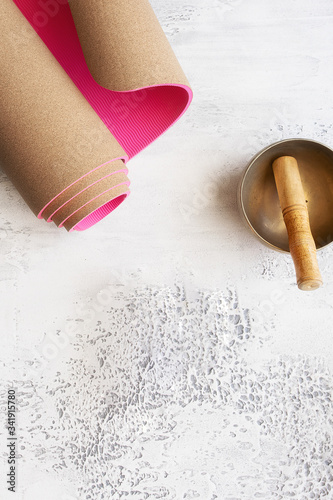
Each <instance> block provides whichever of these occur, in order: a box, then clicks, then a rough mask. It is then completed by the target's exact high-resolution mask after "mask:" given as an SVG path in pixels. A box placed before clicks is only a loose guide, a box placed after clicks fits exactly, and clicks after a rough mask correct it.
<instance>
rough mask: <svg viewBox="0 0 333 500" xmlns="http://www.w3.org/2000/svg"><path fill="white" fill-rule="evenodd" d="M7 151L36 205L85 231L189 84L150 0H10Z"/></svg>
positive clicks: (4, 74)
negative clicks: (132, 160) (133, 158)
mask: <svg viewBox="0 0 333 500" xmlns="http://www.w3.org/2000/svg"><path fill="white" fill-rule="evenodd" d="M0 30H1V37H2V40H1V45H0V65H1V67H0V162H1V165H2V167H3V170H4V171H5V172H6V174H7V176H8V177H9V178H10V179H11V180H12V182H13V183H14V185H15V186H16V187H17V189H18V190H19V192H20V193H21V195H22V197H23V198H24V199H25V201H26V202H27V204H28V205H29V207H30V208H31V210H32V211H33V212H34V213H35V214H36V215H37V216H38V217H39V218H44V219H45V220H47V221H48V222H50V221H54V222H55V223H56V224H57V225H58V226H59V227H62V226H64V227H65V228H66V229H67V230H68V231H73V230H76V231H83V230H85V229H88V228H89V227H91V226H92V225H94V224H95V223H96V222H98V221H99V220H101V219H102V218H104V217H105V216H106V215H108V214H109V213H110V212H112V211H113V210H114V209H115V208H116V207H117V206H119V205H120V203H121V202H122V201H124V199H125V198H126V197H127V196H128V194H129V180H128V177H127V174H128V170H127V167H126V162H127V161H128V160H129V159H130V158H132V157H133V156H135V155H136V154H138V153H139V152H140V151H141V150H142V149H144V148H145V147H146V146H148V145H149V144H150V143H151V142H153V141H154V140H155V139H156V138H157V137H159V136H160V135H161V134H162V133H163V132H165V131H166V130H167V129H168V128H169V127H170V126H171V125H172V124H173V123H175V121H177V120H178V119H179V118H180V116H181V115H182V114H183V113H184V112H185V111H186V109H187V108H188V106H189V104H190V102H191V100H192V91H191V89H190V87H189V84H188V81H187V79H186V77H185V75H184V73H183V71H182V69H181V67H180V65H179V63H178V61H177V59H176V57H175V55H174V53H173V51H172V49H171V47H170V45H169V43H168V41H167V38H166V36H165V34H164V33H163V30H162V28H161V26H160V24H159V22H158V20H157V18H156V16H155V14H154V12H153V10H152V8H151V6H150V3H149V1H148V0H89V1H88V0H70V1H69V2H68V0H1V10H0Z"/></svg>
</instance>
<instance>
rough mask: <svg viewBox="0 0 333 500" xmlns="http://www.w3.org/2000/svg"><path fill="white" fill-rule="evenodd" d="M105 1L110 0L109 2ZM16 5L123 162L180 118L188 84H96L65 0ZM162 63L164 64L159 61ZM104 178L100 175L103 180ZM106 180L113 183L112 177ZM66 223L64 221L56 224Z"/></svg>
mask: <svg viewBox="0 0 333 500" xmlns="http://www.w3.org/2000/svg"><path fill="white" fill-rule="evenodd" d="M82 1H83V0H82ZM109 1H110V2H112V0H109ZM138 2H140V0H138ZM14 3H15V4H16V5H17V7H18V8H19V9H20V11H21V12H22V13H23V15H24V16H25V18H26V19H27V21H28V22H29V23H30V25H31V26H32V27H33V28H34V30H35V31H36V32H37V34H38V35H39V37H40V38H41V39H42V41H43V42H44V43H45V45H46V46H47V47H48V49H49V50H50V51H51V53H52V54H53V56H54V57H55V58H56V60H57V61H58V62H59V64H60V65H61V66H62V68H63V69H64V70H65V72H66V73H67V74H68V75H69V77H70V78H71V80H72V81H73V82H74V84H75V86H76V87H77V89H78V90H79V91H80V92H81V93H82V95H83V96H84V97H85V99H86V100H87V101H88V102H89V104H90V106H91V107H92V108H93V109H94V110H95V112H96V113H97V115H98V116H99V117H100V119H101V120H102V121H103V123H104V124H105V125H106V127H107V128H108V129H109V131H110V133H111V134H112V135H113V137H114V138H115V139H116V140H117V141H118V143H119V144H120V146H121V147H122V148H123V150H124V151H125V153H126V154H125V155H124V156H123V157H121V158H120V159H121V160H122V161H124V162H126V161H127V160H129V159H131V158H133V156H135V155H137V154H138V153H139V152H140V151H141V150H142V149H144V148H145V147H146V146H148V145H149V144H150V143H152V142H153V141H154V140H155V139H157V138H158V137H159V136H160V135H161V134H162V133H163V132H165V131H166V130H167V129H168V128H169V127H171V126H172V125H173V124H174V123H175V122H176V121H177V120H178V119H179V118H180V117H181V116H182V115H183V113H184V112H185V111H186V109H187V108H188V106H189V105H190V102H191V100H192V91H191V89H190V87H189V86H188V85H186V84H184V85H183V84H180V83H172V81H170V82H168V81H166V82H165V83H164V84H159V85H150V86H144V87H141V88H133V89H131V90H126V91H114V90H112V89H111V90H110V89H107V88H104V87H103V86H101V85H99V84H98V83H97V82H96V81H95V79H94V78H93V77H92V75H91V72H90V70H89V69H88V66H87V63H86V60H85V56H84V53H83V50H82V46H81V43H80V41H79V37H78V33H77V30H76V26H75V24H74V20H73V17H72V12H71V10H70V8H69V5H68V1H67V0H49V1H48V0H45V1H43V0H14ZM93 4H94V2H92V5H91V8H92V9H93V8H94V6H93ZM112 29H113V27H112V26H110V30H112ZM124 29H126V30H129V31H130V30H131V26H126V27H124ZM148 50H149V48H148ZM98 57H99V54H96V58H98ZM161 58H162V55H161ZM101 64H108V61H103V60H102V59H101ZM126 64H127V63H126V61H125V62H124V71H126ZM161 64H163V60H162V59H161ZM50 147H52V145H50ZM97 147H98V146H97ZM115 160H119V158H110V162H112V161H115ZM96 168H99V167H96V165H92V169H91V171H90V172H88V173H87V174H86V175H87V176H88V175H91V172H93V171H94V170H96ZM125 170H126V169H125ZM117 172H119V170H117ZM105 177H106V176H103V179H104V178H105ZM109 177H110V179H112V175H110V176H109ZM95 182H96V181H95ZM89 186H90V184H89ZM68 188H69V186H65V187H64V190H63V191H62V193H64V192H65V191H66V190H67V189H68ZM85 189H87V186H86V187H85ZM85 189H84V190H85ZM84 190H83V191H84ZM103 193H105V191H103ZM128 193H129V191H126V193H123V194H121V195H119V196H118V197H117V198H116V199H113V200H110V201H108V202H107V203H105V204H103V205H101V206H100V207H98V208H97V209H94V210H93V211H92V212H91V213H90V214H88V215H86V216H85V217H84V219H82V220H79V221H78V222H77V223H76V224H75V225H74V226H73V227H71V228H70V230H71V231H72V230H77V231H82V230H85V229H87V228H89V227H91V226H92V225H94V224H95V223H96V222H98V221H99V220H101V219H102V218H104V217H105V216H106V215H108V214H109V213H110V212H111V211H113V210H114V209H115V208H116V207H118V206H119V205H120V203H121V202H122V201H123V200H124V199H126V197H127V195H128ZM60 194H61V193H59V195H60ZM65 194H66V193H65ZM101 194H102V193H101ZM78 195H82V191H80V192H79V193H75V196H78ZM57 197H58V195H57V196H56V197H55V198H54V199H53V200H50V202H49V203H51V202H53V203H55V202H56V201H57V200H56V199H57ZM72 200H73V197H70V199H69V200H66V201H65V204H66V203H69V201H71V202H72ZM49 203H48V204H47V205H45V206H44V207H43V208H42V210H41V211H40V213H39V214H38V217H39V218H43V217H44V213H45V209H46V208H47V206H48V205H49ZM62 205H63V204H62ZM55 208H56V210H55V212H56V211H57V209H59V207H56V204H55ZM53 216H54V212H51V214H49V215H48V217H47V220H48V221H51V220H52V218H53ZM67 219H68V217H67ZM64 222H65V221H62V223H61V224H60V226H62V225H63V224H64Z"/></svg>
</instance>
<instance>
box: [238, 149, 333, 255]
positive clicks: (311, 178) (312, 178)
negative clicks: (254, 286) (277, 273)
mask: <svg viewBox="0 0 333 500" xmlns="http://www.w3.org/2000/svg"><path fill="white" fill-rule="evenodd" d="M279 156H293V157H294V158H296V160H297V162H298V166H299V171H300V175H301V180H302V184H303V189H304V194H305V199H306V202H307V207H308V211H309V219H310V226H311V231H312V235H313V238H314V241H315V243H316V247H317V249H320V248H323V247H325V246H326V245H328V244H330V243H331V242H332V241H333V151H332V150H331V149H330V148H328V147H327V146H324V145H323V144H320V143H319V142H315V141H312V140H309V139H286V140H283V141H280V142H276V143H275V144H272V145H271V146H268V147H267V148H265V149H263V150H262V151H260V153H259V154H258V155H256V156H255V157H254V158H253V159H252V160H251V162H250V164H249V165H248V167H247V168H246V170H245V172H244V174H243V177H242V179H241V182H240V185H239V189H238V204H239V209H240V212H241V214H242V216H243V219H244V220H245V222H246V224H247V225H248V226H249V227H250V229H251V230H252V232H253V233H254V234H255V235H256V236H257V237H258V238H259V239H260V240H261V242H262V243H264V244H266V245H268V246H269V247H271V248H274V249H275V250H279V251H282V252H289V244H288V234H287V229H286V226H285V223H284V220H283V216H282V212H281V207H280V203H279V198H278V193H277V189H276V186H275V181H274V175H273V169H272V163H273V161H274V160H275V159H276V158H278V157H279Z"/></svg>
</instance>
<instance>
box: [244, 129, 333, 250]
mask: <svg viewBox="0 0 333 500" xmlns="http://www.w3.org/2000/svg"><path fill="white" fill-rule="evenodd" d="M293 142H298V143H301V142H303V143H304V142H306V143H309V144H315V145H316V146H319V147H321V148H323V149H324V150H325V149H326V150H327V151H329V152H330V153H331V154H332V155H333V149H332V148H330V147H329V146H327V145H326V144H323V143H322V142H319V141H315V140H313V139H306V138H302V137H295V138H289V139H282V140H280V141H276V142H274V143H272V144H270V145H268V146H266V147H264V148H263V149H261V150H260V151H259V153H257V154H256V155H255V156H253V157H252V159H251V160H250V162H249V163H248V165H247V166H246V168H245V170H244V172H243V174H242V176H241V179H240V182H239V185H238V193H237V202H238V208H239V212H240V214H241V216H242V219H243V222H245V225H246V227H247V228H249V229H250V230H251V232H252V234H254V235H255V236H256V237H257V238H258V239H259V240H260V241H261V243H263V244H264V245H265V246H268V247H269V248H271V249H274V250H276V251H278V252H282V253H287V254H289V253H290V252H289V250H285V249H284V248H281V247H278V246H276V245H274V244H273V243H271V242H270V241H268V240H266V239H265V238H264V237H263V236H262V235H261V234H260V233H259V232H258V231H257V230H256V229H255V228H254V227H253V225H252V223H251V221H250V219H249V217H248V215H247V211H246V206H245V203H244V198H243V193H244V185H245V183H246V180H247V176H248V174H249V172H250V171H251V170H252V169H253V168H255V166H256V164H257V163H259V160H260V157H261V156H262V155H263V154H264V153H266V152H267V151H269V150H270V149H273V148H274V147H276V146H279V145H281V144H285V143H293ZM332 166H333V162H332ZM332 244H333V240H332V241H330V242H328V243H325V244H324V245H321V246H319V247H317V252H321V251H322V250H323V249H324V248H325V247H327V246H329V245H332Z"/></svg>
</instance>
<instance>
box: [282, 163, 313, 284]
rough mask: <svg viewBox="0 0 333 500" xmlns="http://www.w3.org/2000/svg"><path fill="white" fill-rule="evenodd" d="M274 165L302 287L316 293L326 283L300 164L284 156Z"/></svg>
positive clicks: (291, 250)
mask: <svg viewBox="0 0 333 500" xmlns="http://www.w3.org/2000/svg"><path fill="white" fill-rule="evenodd" d="M272 166H273V172H274V178H275V183H276V187H277V191H278V195H279V200H280V205H281V210H282V214H283V219H284V222H285V224H286V227H287V231H288V239H289V250H290V253H291V256H292V258H293V261H294V265H295V270H296V278H297V285H298V288H299V289H300V290H306V291H310V290H316V289H317V288H319V287H320V286H321V285H322V284H323V281H322V278H321V275H320V271H319V267H318V261H317V255H316V245H315V242H314V239H313V236H312V233H311V228H310V222H309V214H308V209H307V206H306V201H305V195H304V191H303V186H302V181H301V177H300V173H299V169H298V164H297V161H296V159H295V158H293V157H292V156H281V157H280V158H277V159H276V160H275V161H274V162H273V165H272Z"/></svg>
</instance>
